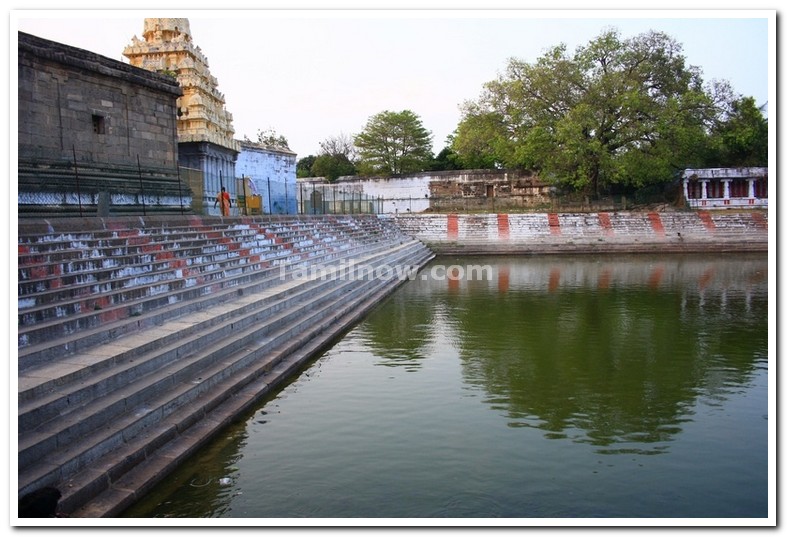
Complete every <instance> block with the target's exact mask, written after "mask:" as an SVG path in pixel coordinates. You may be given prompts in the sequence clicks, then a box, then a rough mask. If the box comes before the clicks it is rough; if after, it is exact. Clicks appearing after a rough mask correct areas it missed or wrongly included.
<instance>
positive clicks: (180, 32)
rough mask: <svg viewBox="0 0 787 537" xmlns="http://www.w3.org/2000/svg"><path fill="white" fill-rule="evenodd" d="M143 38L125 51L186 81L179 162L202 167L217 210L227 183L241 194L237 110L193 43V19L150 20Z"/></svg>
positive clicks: (208, 204)
mask: <svg viewBox="0 0 787 537" xmlns="http://www.w3.org/2000/svg"><path fill="white" fill-rule="evenodd" d="M142 36H143V38H144V40H140V39H139V38H138V37H137V36H134V37H133V38H132V40H131V44H130V45H128V46H127V47H126V48H125V50H124V51H123V55H124V56H125V57H126V58H128V59H129V62H130V63H131V65H133V66H135V67H141V68H143V69H147V70H149V71H156V72H159V73H165V74H172V75H173V76H174V77H175V78H176V79H177V80H178V82H179V83H180V86H181V88H182V89H183V96H182V97H180V98H178V102H177V106H178V112H177V113H178V119H177V129H178V163H179V164H180V165H181V166H183V167H186V168H194V169H197V170H200V171H202V173H203V177H204V192H203V193H202V198H203V204H204V207H205V208H206V210H207V209H210V212H211V213H213V212H215V211H213V200H214V199H215V198H216V195H217V194H218V192H219V191H220V189H221V186H224V187H226V189H227V192H229V193H230V196H231V197H232V198H233V200H234V199H235V198H236V192H235V161H236V159H237V156H238V153H239V152H240V143H239V142H238V141H237V140H235V139H234V137H233V136H234V134H235V130H234V129H233V127H232V114H230V113H229V112H228V111H227V110H226V109H225V108H224V106H225V101H224V95H223V94H222V93H220V92H219V91H218V81H217V80H216V77H214V76H212V75H211V74H210V69H209V68H208V59H207V58H206V57H205V55H204V54H203V53H202V51H201V50H200V48H199V47H197V46H195V45H194V43H193V42H192V39H191V30H190V28H189V21H188V19H145V26H144V30H143V33H142ZM196 195H198V194H197V193H196V192H195V196H196ZM234 205H235V204H234V203H233V206H234ZM233 212H234V211H233Z"/></svg>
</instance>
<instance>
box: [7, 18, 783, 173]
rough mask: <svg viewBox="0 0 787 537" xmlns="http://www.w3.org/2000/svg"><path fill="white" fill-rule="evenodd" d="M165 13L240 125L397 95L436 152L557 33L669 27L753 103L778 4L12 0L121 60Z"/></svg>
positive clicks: (289, 120) (52, 32) (586, 36)
mask: <svg viewBox="0 0 787 537" xmlns="http://www.w3.org/2000/svg"><path fill="white" fill-rule="evenodd" d="M168 16H169V17H188V19H189V22H190V26H191V33H192V38H193V40H194V42H195V43H196V44H197V45H198V46H199V47H200V48H201V49H202V51H203V53H204V54H205V55H206V56H207V57H208V60H209V63H210V70H211V73H212V74H213V75H214V76H216V77H217V78H218V81H219V90H220V91H221V92H222V93H223V94H224V96H225V98H226V106H227V109H228V110H229V112H230V113H232V115H233V118H234V121H233V124H234V127H235V131H236V137H237V138H243V136H244V135H246V136H248V137H249V138H251V139H255V138H256V133H257V130H259V129H263V130H264V129H267V128H273V129H275V130H276V131H277V132H278V133H279V134H282V135H284V136H285V137H286V138H287V139H288V140H289V142H290V147H291V149H293V150H294V151H295V152H296V153H298V158H302V157H304V156H307V155H309V154H316V153H317V152H318V151H319V142H320V141H322V140H324V139H326V138H328V137H331V136H336V135H339V134H341V133H343V134H346V135H353V134H357V133H358V132H360V131H361V130H362V129H363V127H364V125H365V123H366V121H367V120H368V118H369V117H370V116H372V115H374V114H376V113H378V112H381V111H383V110H393V111H400V110H404V109H410V110H412V111H413V112H415V113H416V114H418V115H419V116H420V117H421V118H422V120H423V123H424V126H425V127H426V128H427V129H428V130H430V131H431V132H432V133H433V135H434V140H433V142H434V143H433V145H434V147H433V148H434V151H435V153H437V152H439V151H440V150H441V149H442V148H443V147H444V146H445V139H446V136H447V135H449V134H450V133H451V132H452V131H453V130H454V129H455V128H456V126H457V124H458V122H459V120H460V117H461V116H460V109H459V106H460V105H461V103H462V102H464V101H466V100H468V99H475V98H477V97H478V96H479V95H480V93H481V91H482V87H483V84H484V83H485V82H488V81H490V80H493V79H494V78H495V77H496V76H497V74H498V73H499V72H501V71H502V70H504V69H505V66H506V63H507V60H508V58H510V57H517V58H521V59H523V60H526V61H534V60H536V59H537V58H538V57H539V56H540V55H541V54H542V53H543V52H544V51H545V50H546V49H548V48H550V47H552V46H554V45H558V44H560V43H565V44H566V45H567V46H568V48H569V50H571V51H573V50H574V49H575V48H576V47H577V46H580V45H584V44H587V43H588V42H589V41H590V40H591V39H593V38H594V37H596V36H598V35H599V34H600V33H601V32H602V31H603V30H604V29H605V28H608V27H614V28H617V29H618V30H620V32H621V34H622V35H623V37H632V36H635V35H637V34H640V33H642V32H645V31H647V30H650V29H653V30H658V31H663V32H665V33H667V34H669V35H670V36H672V37H674V38H675V39H676V40H677V41H678V42H679V43H681V44H682V45H683V53H684V55H685V56H686V58H687V60H688V63H689V64H691V65H695V66H698V67H700V68H701V70H702V73H703V78H704V79H705V80H706V81H710V80H712V79H724V80H728V81H729V82H730V83H731V84H732V87H733V89H734V91H735V92H736V93H739V94H742V95H745V96H753V97H754V98H755V100H756V101H757V103H758V104H765V102H766V101H768V100H769V90H770V91H774V90H775V82H774V81H773V80H769V52H770V58H771V59H773V54H775V49H774V50H770V48H771V46H772V45H769V33H768V30H769V17H770V19H771V22H772V23H773V24H774V25H775V12H774V11H734V12H731V11H709V10H708V11H670V10H665V11H630V12H629V11H610V12H606V11H589V12H583V11H578V10H569V11H561V12H539V11H524V10H523V11H511V10H508V11H488V10H474V11H473V10H471V11H460V10H454V11H450V10H449V11H395V12H383V11H374V10H371V11H357V10H356V11H340V10H333V11H327V12H320V11H314V10H305V11H289V12H287V11H231V10H228V11H200V10H197V11H188V10H185V11H184V10H177V11H175V10H169V11H154V10H144V11H142V10H140V11H96V10H91V11H62V12H55V11H12V12H11V30H12V36H11V38H12V42H13V39H14V37H15V36H14V31H15V30H20V31H24V32H27V33H31V34H35V35H38V36H40V37H43V38H46V39H51V40H53V41H58V42H61V43H65V44H68V45H72V46H76V47H79V48H84V49H87V50H90V51H92V52H95V53H98V54H102V55H104V56H107V57H110V58H113V59H116V60H120V61H125V59H124V58H123V56H122V52H123V49H124V47H125V46H126V45H128V44H129V43H130V42H131V38H132V37H133V36H134V35H137V36H138V37H140V38H141V37H142V29H143V20H144V18H145V17H168ZM774 27H775V26H774ZM770 43H775V40H772V41H770ZM773 65H775V60H774V64H773ZM774 95H775V94H771V99H774V98H775V97H774ZM769 108H770V111H771V112H772V110H773V105H771V106H770V107H769Z"/></svg>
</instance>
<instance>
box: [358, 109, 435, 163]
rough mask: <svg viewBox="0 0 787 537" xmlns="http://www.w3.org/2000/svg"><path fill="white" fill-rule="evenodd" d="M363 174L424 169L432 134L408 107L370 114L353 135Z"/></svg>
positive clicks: (430, 150)
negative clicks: (356, 133) (397, 110)
mask: <svg viewBox="0 0 787 537" xmlns="http://www.w3.org/2000/svg"><path fill="white" fill-rule="evenodd" d="M355 146H356V147H357V148H358V150H359V153H360V158H361V160H360V162H359V166H358V168H359V171H360V172H361V173H363V174H369V175H371V174H384V175H390V174H401V173H410V172H419V171H423V170H425V169H428V167H429V163H430V161H431V159H432V135H431V133H430V132H429V131H427V130H426V129H425V128H424V126H423V124H422V122H421V119H420V118H419V117H418V116H417V115H416V114H414V113H413V112H411V111H410V110H403V111H401V112H391V111H388V110H386V111H384V112H380V113H379V114H376V115H374V116H372V117H371V118H370V119H369V121H368V122H367V123H366V126H365V127H364V130H363V131H362V132H361V133H360V134H358V135H356V136H355Z"/></svg>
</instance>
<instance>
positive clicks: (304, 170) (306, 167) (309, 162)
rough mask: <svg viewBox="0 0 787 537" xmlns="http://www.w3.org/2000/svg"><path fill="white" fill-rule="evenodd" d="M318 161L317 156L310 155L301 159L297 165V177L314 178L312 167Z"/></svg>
mask: <svg viewBox="0 0 787 537" xmlns="http://www.w3.org/2000/svg"><path fill="white" fill-rule="evenodd" d="M315 160H317V157H316V156H315V155H309V156H308V157H303V158H302V159H299V160H298V162H297V163H296V164H295V175H296V176H297V177H312V166H313V165H314V161H315Z"/></svg>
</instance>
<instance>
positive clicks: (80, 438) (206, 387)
mask: <svg viewBox="0 0 787 537" xmlns="http://www.w3.org/2000/svg"><path fill="white" fill-rule="evenodd" d="M418 249H420V250H421V252H428V251H427V250H425V248H423V246H422V245H420V244H418V243H412V244H411V245H408V246H405V247H402V248H400V249H399V250H400V251H399V253H398V254H395V255H393V256H386V257H384V258H381V261H384V260H389V261H390V262H393V261H397V260H398V261H397V262H405V261H406V260H407V259H412V256H413V254H414V253H415V251H416V250H418ZM422 256H423V254H422ZM384 284H385V282H382V285H384ZM379 285H381V284H380V282H378V281H376V280H369V281H365V282H358V281H349V282H341V284H340V285H339V286H338V287H337V288H335V289H333V290H330V291H327V292H325V293H323V294H322V295H321V296H320V297H319V298H318V297H313V300H312V301H309V302H307V303H306V304H301V305H293V306H291V307H290V308H289V309H288V310H287V311H286V312H282V313H279V314H278V315H277V316H276V317H277V319H278V322H274V321H273V320H271V321H269V322H266V324H265V326H264V327H262V328H260V327H252V328H249V329H248V330H247V331H245V333H244V334H243V335H242V336H239V335H238V334H235V335H234V336H233V342H232V343H231V344H230V343H227V342H226V341H218V342H216V343H214V344H213V345H212V346H210V347H206V348H205V349H204V350H203V352H201V353H200V354H201V355H205V356H206V357H210V358H202V359H201V360H199V359H197V358H194V360H195V361H197V362H199V361H202V360H207V363H212V365H209V366H207V368H206V367H205V364H202V365H200V366H197V365H191V364H184V363H182V362H183V361H185V360H186V358H185V357H184V358H182V359H180V360H178V361H177V362H175V363H173V364H172V365H171V366H170V367H171V368H172V369H173V370H177V371H179V372H180V373H178V374H176V373H175V372H174V371H166V370H159V371H158V372H157V373H156V374H155V375H148V376H147V377H151V376H153V377H156V378H157V379H160V380H157V381H156V382H155V383H153V385H152V386H149V387H147V388H145V389H142V388H137V387H136V386H129V387H126V388H124V389H125V390H127V391H128V392H129V393H117V392H115V393H114V395H113V397H114V399H115V402H114V403H112V404H109V405H107V406H112V405H121V404H122V406H123V407H124V409H125V408H128V407H134V408H139V407H140V405H143V406H145V407H147V408H148V409H147V410H146V411H145V413H144V415H143V416H137V415H136V413H134V412H133V410H132V414H133V415H131V414H127V415H126V417H125V418H120V417H119V416H118V415H115V416H112V412H108V414H109V416H105V417H104V418H89V417H88V418H86V417H85V416H84V415H83V412H82V411H81V410H80V411H79V412H76V413H74V414H73V415H72V416H71V418H73V419H74V422H73V424H72V425H71V426H63V427H61V428H60V431H59V432H58V433H57V436H59V439H60V441H63V442H64V443H65V445H64V446H63V447H64V448H66V450H65V451H63V452H62V453H61V454H60V455H59V457H61V456H62V460H61V459H60V458H58V457H52V456H51V455H50V456H48V457H47V462H46V463H42V464H40V465H38V466H33V467H31V468H30V469H29V471H23V472H22V473H21V474H20V486H21V487H28V488H31V489H32V488H35V487H37V486H41V485H42V484H43V483H44V482H52V481H53V479H54V478H57V479H59V480H63V479H65V475H64V474H63V469H65V468H70V469H72V470H73V469H74V468H75V467H84V468H85V469H86V470H85V471H87V472H88V473H90V472H92V471H93V470H94V469H95V468H96V467H100V466H101V465H100V463H98V466H97V465H96V463H95V459H96V457H97V456H98V455H97V454H98V453H100V452H101V451H103V450H108V449H111V448H115V447H117V446H122V445H127V444H128V443H129V437H130V436H131V434H130V431H140V432H142V431H145V438H146V443H148V444H149V443H150V429H151V427H154V426H158V425H157V424H158V423H159V422H161V420H162V419H164V414H166V413H168V412H170V411H176V410H177V409H184V408H186V407H188V408H187V410H188V413H189V416H190V417H187V418H183V419H182V420H186V422H188V421H195V420H196V419H197V418H196V417H195V416H194V415H193V413H194V412H198V413H199V412H200V411H199V410H197V411H194V410H193V408H194V405H193V404H192V403H193V401H194V400H195V398H197V397H202V396H210V395H212V394H215V393H216V392H217V391H219V392H224V391H225V390H224V389H221V390H216V387H215V386H214V385H213V384H214V383H218V382H221V381H223V379H225V378H227V377H228V375H230V373H233V372H235V371H236V370H237V371H238V372H239V373H240V372H241V371H242V370H244V369H245V368H247V367H249V366H250V365H251V364H252V363H254V362H255V361H259V360H260V359H261V358H263V357H265V356H271V355H272V354H271V353H272V348H273V347H281V346H282V345H285V346H286V345H290V344H292V341H293V340H294V339H296V338H297V337H298V335H299V334H300V333H301V332H302V331H304V330H307V329H308V330H313V328H314V327H315V326H316V325H320V326H323V327H324V326H325V325H326V323H327V324H329V325H330V324H332V323H331V322H330V319H331V318H332V317H333V316H335V315H336V310H337V308H339V307H341V305H342V304H346V303H348V302H351V301H353V300H356V299H362V298H364V297H366V296H368V291H369V288H370V287H374V286H379ZM304 312H306V313H304ZM266 327H270V328H266ZM271 331H273V332H271ZM228 353H229V354H230V355H231V358H228V357H227V355H228ZM270 366H271V364H270V363H265V364H264V366H260V365H257V366H255V367H257V368H258V369H259V368H260V367H263V369H264V368H268V367H270ZM244 374H245V373H244ZM258 374H259V372H258ZM197 375H200V376H199V377H197ZM162 377H164V378H163V379H162ZM195 378H200V379H201V380H200V381H199V382H197V383H196V384H195V383H194V381H193V380H192V379H195ZM137 382H139V383H142V382H144V381H142V380H140V381H137ZM145 391H148V392H150V393H153V394H166V395H165V396H163V398H162V400H161V401H159V402H158V403H157V404H156V406H155V409H154V407H153V403H150V405H144V404H143V403H142V402H141V401H140V400H139V399H140V395H139V394H141V393H143V392H145ZM132 392H133V393H132ZM131 401H134V403H131ZM151 401H152V400H151ZM121 402H122V403H121ZM187 403H188V404H187ZM184 405H185V406H184ZM99 407H100V404H99ZM198 408H199V407H198ZM97 412H98V414H101V413H102V412H104V411H103V410H100V409H99V410H97ZM64 419H65V418H64ZM103 419H111V422H112V423H113V425H120V424H121V423H122V422H123V421H124V420H125V421H127V422H128V424H127V426H125V431H126V432H125V433H120V432H117V431H115V432H105V431H104V430H103V429H102V428H101V427H100V425H99V423H100V421H101V420H103ZM94 420H99V421H94ZM182 420H181V421H179V423H180V425H179V426H180V427H182V426H183V424H184V423H185V422H184V421H182ZM80 424H81V425H80ZM90 430H95V431H97V432H95V433H93V434H95V435H97V438H96V439H95V440H93V441H88V440H86V438H89V436H86V434H87V432H88V431H90ZM166 431H170V428H169V427H165V431H164V432H163V433H162V434H164V435H165V436H166V435H167V434H169V433H167V432H166ZM50 436H51V435H50ZM47 442H49V443H50V444H51V440H49V441H47ZM69 442H71V443H69ZM73 442H78V443H80V444H89V445H87V446H85V447H84V449H81V450H78V451H79V453H78V454H75V452H76V451H77V449H76V447H74V445H73ZM45 445H46V442H44V443H42V442H34V443H30V444H29V446H28V445H23V444H22V443H20V449H21V451H20V468H22V467H23V464H22V462H23V461H25V460H26V459H27V458H30V459H31V460H33V459H35V458H36V457H34V454H35V453H36V452H38V453H46V452H49V453H50V454H51V448H50V449H49V450H45V449H44V446H45ZM100 446H102V447H100ZM61 449H62V448H61ZM42 450H43V451H42ZM113 460H115V461H120V462H116V463H115V464H119V465H121V466H122V465H124V464H128V462H127V460H128V457H127V456H124V457H123V458H121V459H118V457H117V456H115V457H114V459H113ZM124 461H126V462H124ZM53 465H56V466H57V468H54V467H53ZM70 484H72V485H73V483H70ZM93 486H94V484H89V485H87V488H88V489H90V488H91V487H93ZM65 490H69V491H73V487H67V488H65ZM20 492H22V490H21V489H20Z"/></svg>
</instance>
